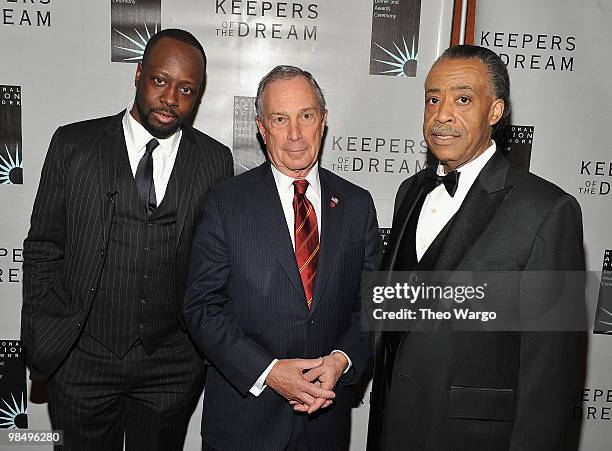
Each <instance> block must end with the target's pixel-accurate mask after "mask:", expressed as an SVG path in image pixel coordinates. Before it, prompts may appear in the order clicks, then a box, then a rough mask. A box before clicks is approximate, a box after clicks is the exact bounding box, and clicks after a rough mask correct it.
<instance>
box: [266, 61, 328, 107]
mask: <svg viewBox="0 0 612 451" xmlns="http://www.w3.org/2000/svg"><path fill="white" fill-rule="evenodd" d="M295 77H304V78H306V80H308V83H310V86H312V89H313V90H314V92H315V95H316V96H317V100H318V101H319V108H320V109H321V113H323V112H324V111H325V97H324V96H323V91H322V90H321V88H320V87H319V84H318V83H317V81H316V80H315V79H314V77H313V76H312V74H311V73H310V72H307V71H305V70H303V69H300V68H299V67H295V66H276V67H275V68H274V69H272V70H271V71H270V72H268V73H267V74H266V75H265V76H264V77H263V78H262V79H261V81H260V82H259V86H258V87H257V98H256V99H255V110H256V111H257V116H258V117H259V118H262V117H263V116H262V114H263V96H264V93H265V90H266V88H267V87H268V85H269V84H270V83H272V82H274V81H278V80H291V79H293V78H295Z"/></svg>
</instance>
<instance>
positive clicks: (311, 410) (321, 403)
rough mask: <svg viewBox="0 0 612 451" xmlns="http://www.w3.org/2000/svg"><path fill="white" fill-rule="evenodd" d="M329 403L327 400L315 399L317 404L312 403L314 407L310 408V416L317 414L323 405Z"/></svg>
mask: <svg viewBox="0 0 612 451" xmlns="http://www.w3.org/2000/svg"><path fill="white" fill-rule="evenodd" d="M326 402H327V400H326V399H321V398H317V399H315V402H313V403H312V405H311V406H310V407H309V408H308V415H310V414H313V413H315V412H316V411H317V410H319V409H320V408H321V407H322V406H323V404H325V403H326Z"/></svg>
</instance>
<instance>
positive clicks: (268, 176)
mask: <svg viewBox="0 0 612 451" xmlns="http://www.w3.org/2000/svg"><path fill="white" fill-rule="evenodd" d="M256 108H257V125H258V127H259V132H260V133H261V136H262V138H263V141H264V143H265V144H266V147H267V154H268V158H269V161H267V162H265V163H264V164H262V165H261V166H259V167H257V168H255V169H252V170H250V171H248V172H246V173H244V174H241V175H239V176H237V177H235V178H233V179H231V180H228V181H227V182H225V183H222V184H219V185H217V186H216V187H215V188H213V189H212V190H211V191H210V193H209V196H208V197H207V199H206V206H205V208H204V217H203V222H202V223H201V224H200V226H199V228H198V230H197V232H196V236H195V238H194V248H193V256H192V266H191V272H190V276H189V288H188V290H187V294H186V297H185V318H186V321H187V324H188V326H189V328H190V330H191V332H192V334H193V337H194V339H195V341H196V342H197V344H198V345H199V346H200V348H201V349H202V351H204V353H205V354H206V357H207V359H209V360H210V362H211V364H212V367H211V368H210V369H209V371H208V374H207V380H206V391H205V395H204V409H203V416H202V436H203V448H204V449H205V450H211V449H212V450H215V449H216V450H223V451H230V450H236V451H243V450H253V451H257V450H261V451H283V450H308V449H311V450H317V451H319V450H321V451H323V450H334V451H340V450H346V449H348V446H349V441H350V421H351V418H350V415H351V407H352V404H353V401H354V399H355V397H354V393H353V390H352V387H351V384H354V383H355V382H357V381H358V380H359V379H360V377H361V375H362V374H363V372H364V369H365V368H366V366H367V364H368V361H369V360H370V358H371V356H372V351H373V346H372V344H373V343H372V341H371V340H372V337H371V334H369V333H364V332H363V331H362V330H361V326H360V281H361V272H362V271H368V270H373V269H375V268H376V267H377V262H378V260H379V254H380V238H379V236H378V226H377V221H376V212H375V210H374V204H373V202H372V198H371V196H370V194H369V193H368V192H367V191H366V190H364V189H361V188H359V187H357V186H355V185H353V184H352V183H349V182H347V181H346V180H343V179H342V178H340V177H338V176H336V175H334V174H333V173H331V172H330V171H327V170H325V169H323V168H321V167H320V166H319V163H318V157H319V149H320V146H321V139H322V136H323V131H324V128H325V122H326V119H327V111H326V109H325V99H324V97H323V93H322V92H321V89H320V88H319V86H318V85H317V83H316V81H315V80H314V78H313V77H312V75H311V74H310V73H308V72H305V71H303V70H301V69H299V68H297V67H293V66H278V67H276V68H274V69H273V70H272V71H271V72H270V73H269V74H268V75H266V76H265V77H264V78H263V79H262V81H261V82H260V84H259V89H258V91H257V101H256Z"/></svg>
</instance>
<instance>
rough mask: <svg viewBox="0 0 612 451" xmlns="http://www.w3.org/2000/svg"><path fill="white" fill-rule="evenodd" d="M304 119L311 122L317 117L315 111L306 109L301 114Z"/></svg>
mask: <svg viewBox="0 0 612 451" xmlns="http://www.w3.org/2000/svg"><path fill="white" fill-rule="evenodd" d="M301 117H302V120H304V121H306V122H311V121H313V120H314V118H315V114H314V112H313V111H304V112H303V113H302V115H301Z"/></svg>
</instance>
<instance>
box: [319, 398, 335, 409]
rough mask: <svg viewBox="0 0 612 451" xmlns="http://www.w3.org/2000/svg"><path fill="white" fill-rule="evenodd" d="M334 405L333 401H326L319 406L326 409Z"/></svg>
mask: <svg viewBox="0 0 612 451" xmlns="http://www.w3.org/2000/svg"><path fill="white" fill-rule="evenodd" d="M333 403H334V401H332V400H331V399H328V400H327V401H325V404H323V405H322V406H321V409H327V408H328V407H329V406H331V405H332V404H333Z"/></svg>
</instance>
